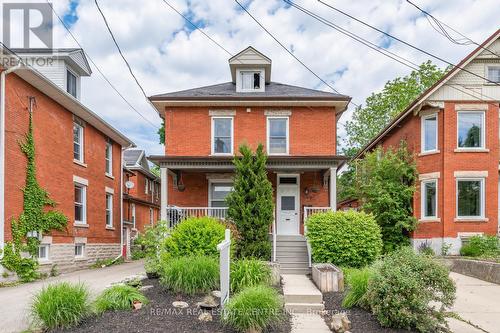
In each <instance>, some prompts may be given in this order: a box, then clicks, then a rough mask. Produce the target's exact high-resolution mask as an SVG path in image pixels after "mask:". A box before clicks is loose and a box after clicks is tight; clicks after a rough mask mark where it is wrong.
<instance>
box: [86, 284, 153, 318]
mask: <svg viewBox="0 0 500 333" xmlns="http://www.w3.org/2000/svg"><path fill="white" fill-rule="evenodd" d="M134 301H139V302H141V303H143V304H147V303H148V299H147V298H146V296H144V295H143V294H142V293H141V292H140V291H139V290H137V289H136V288H134V287H131V286H127V285H116V286H112V287H110V288H107V289H106V290H104V291H103V292H102V293H101V294H100V295H99V296H98V297H97V299H96V300H95V303H94V306H95V310H96V312H97V313H99V314H100V313H103V312H104V311H110V310H130V309H131V308H132V305H133V303H134Z"/></svg>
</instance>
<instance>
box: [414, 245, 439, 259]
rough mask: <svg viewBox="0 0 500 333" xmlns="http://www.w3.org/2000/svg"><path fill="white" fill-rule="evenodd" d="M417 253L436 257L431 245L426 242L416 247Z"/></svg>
mask: <svg viewBox="0 0 500 333" xmlns="http://www.w3.org/2000/svg"><path fill="white" fill-rule="evenodd" d="M418 252H420V253H422V254H425V255H427V256H431V257H433V256H435V255H436V253H435V252H434V250H433V249H432V247H431V243H430V242H428V241H425V242H423V243H421V244H420V245H419V246H418Z"/></svg>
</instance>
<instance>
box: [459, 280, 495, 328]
mask: <svg viewBox="0 0 500 333" xmlns="http://www.w3.org/2000/svg"><path fill="white" fill-rule="evenodd" d="M450 277H451V278H452V279H453V280H454V281H455V283H456V284H457V299H456V301H455V305H454V306H453V311H454V312H456V313H458V314H459V315H460V316H461V317H462V318H463V319H465V320H468V321H470V322H471V323H473V324H475V325H477V326H479V327H481V328H482V329H483V330H484V331H487V332H489V333H498V332H500V285H498V284H495V283H490V282H486V281H483V280H479V279H475V278H472V277H469V276H465V275H462V274H457V273H453V272H452V273H450ZM449 323H450V328H451V329H452V331H453V332H455V333H476V332H478V333H481V332H484V331H481V330H478V329H476V328H474V327H473V326H470V325H468V324H466V323H464V322H461V321H459V320H455V319H452V320H450V321H449Z"/></svg>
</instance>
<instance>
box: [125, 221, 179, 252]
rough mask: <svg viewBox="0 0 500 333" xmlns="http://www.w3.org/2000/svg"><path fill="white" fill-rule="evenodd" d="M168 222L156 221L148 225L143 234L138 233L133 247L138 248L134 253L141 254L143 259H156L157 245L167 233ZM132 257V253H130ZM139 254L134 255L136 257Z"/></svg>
mask: <svg viewBox="0 0 500 333" xmlns="http://www.w3.org/2000/svg"><path fill="white" fill-rule="evenodd" d="M169 229H170V228H169V226H168V222H166V221H158V222H157V223H155V224H153V225H148V226H146V228H145V229H144V232H143V233H140V234H139V235H138V236H137V238H136V239H135V240H134V245H135V246H136V247H137V248H138V250H137V251H136V252H142V253H143V255H144V256H145V257H148V258H150V257H156V255H157V253H158V245H159V244H160V243H161V241H162V240H163V239H164V238H165V236H166V235H167V234H168V232H169ZM132 255H134V253H133V252H132ZM138 255H139V254H136V256H138Z"/></svg>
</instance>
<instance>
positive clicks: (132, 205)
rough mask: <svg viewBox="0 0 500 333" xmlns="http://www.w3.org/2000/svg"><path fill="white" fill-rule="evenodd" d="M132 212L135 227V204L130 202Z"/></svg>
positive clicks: (133, 226)
mask: <svg viewBox="0 0 500 333" xmlns="http://www.w3.org/2000/svg"><path fill="white" fill-rule="evenodd" d="M130 213H131V215H132V223H133V224H132V228H133V229H135V224H136V216H135V204H134V203H132V204H130Z"/></svg>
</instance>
